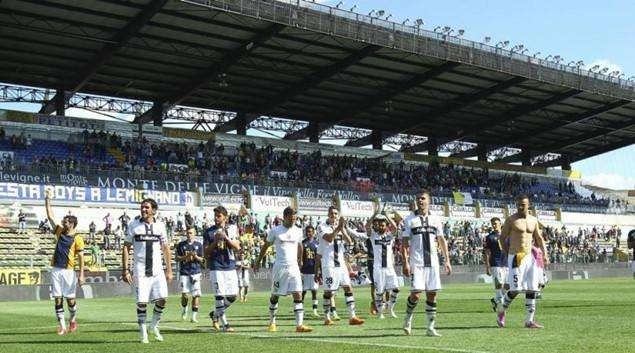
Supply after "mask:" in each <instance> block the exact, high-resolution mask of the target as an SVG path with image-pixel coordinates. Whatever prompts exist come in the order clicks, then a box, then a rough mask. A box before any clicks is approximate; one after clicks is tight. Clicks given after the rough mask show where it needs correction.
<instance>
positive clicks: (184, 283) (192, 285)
mask: <svg viewBox="0 0 635 353" xmlns="http://www.w3.org/2000/svg"><path fill="white" fill-rule="evenodd" d="M181 293H190V294H191V295H192V296H193V297H200V296H201V274H200V273H197V274H195V275H191V276H189V275H181Z"/></svg>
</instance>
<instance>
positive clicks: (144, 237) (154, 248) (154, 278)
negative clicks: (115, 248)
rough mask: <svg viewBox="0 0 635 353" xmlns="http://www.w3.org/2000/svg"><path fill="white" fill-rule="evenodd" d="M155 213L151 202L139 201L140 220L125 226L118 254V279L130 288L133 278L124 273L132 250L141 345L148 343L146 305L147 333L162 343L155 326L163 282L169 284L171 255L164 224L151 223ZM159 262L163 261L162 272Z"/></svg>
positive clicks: (161, 305) (163, 293)
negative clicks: (150, 311) (149, 313)
mask: <svg viewBox="0 0 635 353" xmlns="http://www.w3.org/2000/svg"><path fill="white" fill-rule="evenodd" d="M157 209H158V205H157V203H156V201H154V200H153V199H145V200H143V201H141V217H140V218H138V219H135V220H134V221H132V222H130V224H129V225H128V234H127V235H126V240H125V242H124V246H123V252H122V265H123V276H122V277H123V280H124V282H126V283H130V284H132V283H133V278H132V275H131V274H130V270H129V269H128V254H129V253H130V250H131V249H133V250H134V254H133V270H132V271H133V274H134V284H135V286H136V291H137V322H138V323H139V335H140V338H141V342H142V343H148V333H147V330H146V308H147V305H148V302H153V303H154V310H153V315H152V324H151V325H150V329H151V330H152V332H153V333H154V337H155V338H156V340H157V341H163V336H161V333H160V332H159V327H158V325H159V321H160V320H161V314H162V313H163V310H164V309H165V303H166V299H167V297H168V284H167V282H171V281H172V266H171V263H172V253H171V252H170V245H169V244H168V243H167V236H166V231H165V226H164V224H163V223H159V222H156V220H155V214H156V212H157ZM162 258H163V261H165V272H164V271H163V262H162V261H161V260H162Z"/></svg>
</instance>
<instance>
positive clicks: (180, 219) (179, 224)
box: [176, 212, 185, 232]
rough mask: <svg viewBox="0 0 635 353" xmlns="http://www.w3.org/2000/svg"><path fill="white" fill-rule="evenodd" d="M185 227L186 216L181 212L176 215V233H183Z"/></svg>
mask: <svg viewBox="0 0 635 353" xmlns="http://www.w3.org/2000/svg"><path fill="white" fill-rule="evenodd" d="M184 226H185V216H183V214H182V213H181V212H179V213H178V214H177V215H176V231H177V232H182V231H183V227H184Z"/></svg>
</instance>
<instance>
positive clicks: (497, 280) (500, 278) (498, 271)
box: [490, 267, 509, 285]
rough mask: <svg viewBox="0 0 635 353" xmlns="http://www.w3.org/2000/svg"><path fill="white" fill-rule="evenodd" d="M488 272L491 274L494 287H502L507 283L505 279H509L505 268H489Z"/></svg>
mask: <svg viewBox="0 0 635 353" xmlns="http://www.w3.org/2000/svg"><path fill="white" fill-rule="evenodd" d="M490 272H491V273H492V278H493V279H494V284H495V285H503V284H506V283H507V278H508V277H509V270H508V268H507V267H492V268H490Z"/></svg>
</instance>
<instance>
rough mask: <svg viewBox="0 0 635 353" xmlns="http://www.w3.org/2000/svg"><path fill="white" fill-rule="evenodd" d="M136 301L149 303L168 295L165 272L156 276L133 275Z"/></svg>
mask: <svg viewBox="0 0 635 353" xmlns="http://www.w3.org/2000/svg"><path fill="white" fill-rule="evenodd" d="M134 280H135V287H136V290H137V303H150V302H155V301H157V300H159V299H163V298H167V297H168V282H167V281H166V280H165V274H163V273H161V274H159V275H156V276H152V277H146V276H135V279H134Z"/></svg>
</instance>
